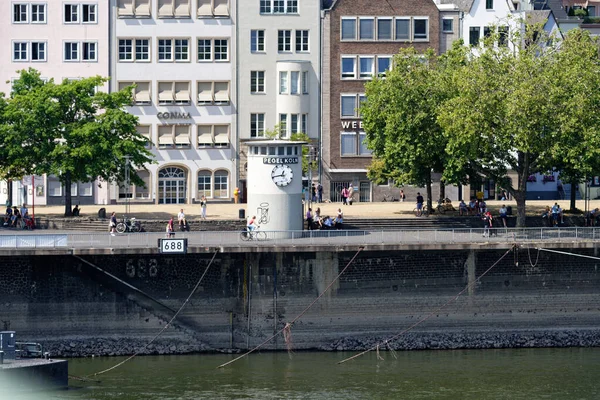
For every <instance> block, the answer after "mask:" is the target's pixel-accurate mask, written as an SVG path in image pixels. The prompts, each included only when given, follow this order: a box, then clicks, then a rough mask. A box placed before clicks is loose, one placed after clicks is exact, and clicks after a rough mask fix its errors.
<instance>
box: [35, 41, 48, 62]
mask: <svg viewBox="0 0 600 400" xmlns="http://www.w3.org/2000/svg"><path fill="white" fill-rule="evenodd" d="M31 61H46V42H31Z"/></svg>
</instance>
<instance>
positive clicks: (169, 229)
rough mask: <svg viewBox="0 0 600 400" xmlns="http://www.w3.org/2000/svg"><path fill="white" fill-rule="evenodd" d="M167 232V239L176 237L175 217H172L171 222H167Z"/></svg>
mask: <svg viewBox="0 0 600 400" xmlns="http://www.w3.org/2000/svg"><path fill="white" fill-rule="evenodd" d="M165 232H166V234H167V235H166V236H167V239H169V238H172V237H173V235H174V229H173V217H171V219H170V220H169V222H167V227H166V229H165Z"/></svg>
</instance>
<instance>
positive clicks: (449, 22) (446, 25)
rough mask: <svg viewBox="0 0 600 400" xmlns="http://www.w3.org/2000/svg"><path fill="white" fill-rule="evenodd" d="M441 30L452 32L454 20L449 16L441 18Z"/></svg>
mask: <svg viewBox="0 0 600 400" xmlns="http://www.w3.org/2000/svg"><path fill="white" fill-rule="evenodd" d="M442 32H444V33H452V32H454V20H453V19H451V18H444V19H442Z"/></svg>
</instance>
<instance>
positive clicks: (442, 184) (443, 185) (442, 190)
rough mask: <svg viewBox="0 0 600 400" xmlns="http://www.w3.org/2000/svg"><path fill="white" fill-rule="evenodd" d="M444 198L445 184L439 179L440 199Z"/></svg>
mask: <svg viewBox="0 0 600 400" xmlns="http://www.w3.org/2000/svg"><path fill="white" fill-rule="evenodd" d="M445 198H446V184H445V183H444V181H442V180H440V199H445Z"/></svg>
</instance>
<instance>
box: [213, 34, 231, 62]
mask: <svg viewBox="0 0 600 400" xmlns="http://www.w3.org/2000/svg"><path fill="white" fill-rule="evenodd" d="M227 49H228V40H227V39H215V61H228V60H229V52H228V50H227Z"/></svg>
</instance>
